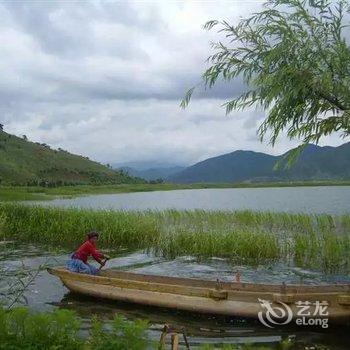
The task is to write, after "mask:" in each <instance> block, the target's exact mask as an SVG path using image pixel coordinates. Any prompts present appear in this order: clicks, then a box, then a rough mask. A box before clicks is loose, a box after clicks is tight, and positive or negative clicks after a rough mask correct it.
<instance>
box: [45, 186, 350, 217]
mask: <svg viewBox="0 0 350 350" xmlns="http://www.w3.org/2000/svg"><path fill="white" fill-rule="evenodd" d="M42 203H43V205H54V206H60V207H79V208H92V209H118V210H147V209H154V210H164V209H179V210H191V209H204V210H244V209H250V210H257V211H279V212H280V211H287V212H294V213H319V214H320V213H327V214H345V213H350V186H320V187H273V188H271V187H270V188H225V189H196V190H174V191H155V192H136V193H118V194H101V195H88V196H84V197H77V198H73V199H55V200H53V201H47V202H42Z"/></svg>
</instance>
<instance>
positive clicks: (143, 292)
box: [49, 268, 350, 324]
mask: <svg viewBox="0 0 350 350" xmlns="http://www.w3.org/2000/svg"><path fill="white" fill-rule="evenodd" d="M49 272H50V273H51V274H53V275H56V276H58V277H59V278H60V279H61V281H62V282H63V284H64V285H65V286H66V287H67V288H68V289H69V290H70V291H72V292H74V293H79V294H84V295H88V296H92V297H97V298H104V299H109V300H117V301H123V302H128V303H136V304H142V305H147V306H156V307H163V308H164V307H165V308H171V309H176V310H183V311H190V312H196V313H205V314H217V315H226V316H239V317H249V318H258V315H259V313H262V312H265V311H266V310H264V309H263V308H262V301H263V300H265V301H269V302H271V306H272V307H273V308H276V307H283V308H284V309H285V308H287V309H288V310H290V312H291V314H292V316H291V317H292V319H294V320H295V319H296V318H300V316H299V312H300V306H298V304H297V302H298V301H303V302H305V301H306V302H308V303H310V304H311V305H313V304H315V303H320V302H325V301H326V302H327V308H326V312H327V313H328V315H323V316H322V315H315V316H314V315H313V312H314V311H315V310H314V309H313V310H311V311H313V312H311V314H310V315H309V316H304V318H305V319H306V320H307V319H310V318H315V317H316V318H317V317H318V318H327V319H328V320H329V322H330V323H341V324H349V320H350V293H349V285H336V286H322V287H321V286H320V287H319V288H316V287H314V286H291V287H288V286H284V285H282V286H276V285H259V284H247V283H219V284H217V283H215V282H210V281H201V280H194V279H182V278H172V277H157V276H148V275H138V274H132V273H126V272H111V271H110V272H108V271H106V272H104V275H102V276H90V275H83V274H77V273H72V272H69V271H67V270H65V269H63V268H56V269H49ZM269 287H270V288H269ZM322 290H323V291H322ZM262 315H263V316H265V315H264V314H262ZM286 316H288V315H287V314H286Z"/></svg>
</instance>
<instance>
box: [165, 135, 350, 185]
mask: <svg viewBox="0 0 350 350" xmlns="http://www.w3.org/2000/svg"><path fill="white" fill-rule="evenodd" d="M291 151H292V150H290V151H288V152H286V153H284V154H282V155H278V156H274V155H270V154H266V153H262V152H255V151H250V150H248V151H245V150H236V151H233V152H230V153H226V154H223V155H219V156H215V157H211V158H208V159H205V160H203V161H200V162H198V163H196V164H194V165H191V166H189V167H187V168H186V169H184V170H183V171H181V172H179V173H177V174H174V175H171V176H169V177H168V178H167V180H168V181H170V182H174V183H197V182H198V183H201V182H211V183H220V182H258V181H267V182H269V181H307V180H344V179H350V142H348V143H345V144H343V145H340V146H338V147H331V146H324V147H321V146H318V145H313V144H309V145H307V146H306V148H305V149H304V151H303V152H302V153H301V155H300V157H299V159H298V161H297V162H296V163H295V164H294V166H292V167H291V168H290V169H282V170H274V166H275V164H276V163H277V162H278V161H280V160H282V159H283V158H284V157H285V156H286V155H287V154H288V153H289V152H291Z"/></svg>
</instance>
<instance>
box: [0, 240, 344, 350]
mask: <svg viewBox="0 0 350 350" xmlns="http://www.w3.org/2000/svg"><path fill="white" fill-rule="evenodd" d="M111 255H112V256H113V257H114V258H113V259H112V260H110V261H109V262H108V267H109V268H116V269H125V270H129V271H134V272H139V273H149V274H156V275H157V274H160V275H168V276H182V277H197V278H202V279H208V280H216V279H217V278H219V279H221V280H226V281H230V280H232V279H233V271H237V270H240V271H241V273H242V280H243V281H254V282H272V283H282V282H283V281H285V282H289V283H299V282H302V283H307V284H315V283H318V284H319V283H326V282H350V277H344V276H336V275H329V276H327V275H323V274H321V273H319V272H317V271H309V270H302V269H298V268H295V267H293V266H283V265H280V264H272V265H270V266H262V265H261V266H257V267H247V266H233V265H232V264H230V263H229V262H228V261H226V260H224V259H210V260H207V261H198V260H196V259H195V258H192V257H181V258H178V259H175V260H165V259H163V258H157V257H154V256H152V255H149V254H145V253H143V252H142V251H137V252H125V251H124V252H111ZM66 259H67V254H66V252H60V253H57V252H56V253H53V252H52V251H51V250H49V249H46V248H45V247H39V246H34V245H18V244H14V243H13V244H0V266H1V267H2V268H3V269H6V271H7V272H8V274H9V276H11V274H12V273H13V272H16V271H17V272H18V271H20V270H21V269H22V268H23V266H25V268H28V269H35V268H37V267H38V266H39V265H41V264H44V263H46V264H49V265H52V266H57V265H63V264H65V262H66ZM23 264H24V265H23ZM7 282H8V281H6V280H4V279H3V280H1V281H0V293H1V292H2V291H4V290H5V289H6V287H7V285H8V283H7ZM26 298H27V300H28V303H29V306H30V307H31V308H33V309H35V310H52V309H54V308H57V307H58V308H68V309H72V310H74V311H75V312H76V313H77V314H78V316H80V317H81V319H82V321H83V325H84V328H85V329H86V330H88V329H89V327H90V320H91V316H92V315H93V314H97V315H98V316H99V317H100V318H101V319H103V320H104V321H105V322H107V323H108V322H111V320H112V319H113V317H114V315H115V314H116V313H118V314H122V315H124V316H125V317H126V318H128V319H137V318H141V319H145V320H147V321H148V322H149V334H150V337H151V338H152V339H154V340H158V339H159V337H160V333H161V330H162V327H163V326H164V324H165V323H167V324H170V325H171V326H173V327H175V328H178V329H181V328H182V327H185V329H186V331H187V333H188V336H189V341H190V345H191V347H192V346H196V345H199V344H204V343H205V344H208V343H210V344H216V345H218V346H222V345H223V344H226V343H230V344H233V343H238V344H239V343H247V342H254V343H260V344H262V345H267V346H268V347H269V348H270V347H271V348H272V347H273V346H274V345H276V344H277V342H279V341H281V340H283V339H287V338H291V339H294V341H295V344H296V346H295V347H293V349H306V348H307V347H308V348H309V349H311V348H312V347H314V346H316V348H315V347H314V349H319V347H318V346H319V345H324V346H327V348H326V349H332V350H348V344H349V341H350V337H349V335H348V333H347V332H348V330H346V329H344V328H338V327H337V328H332V329H329V330H327V331H320V329H305V328H304V329H301V328H300V329H298V328H295V327H294V328H289V327H287V326H284V327H280V328H278V329H267V328H265V327H263V326H261V325H260V324H259V323H258V322H257V321H252V320H247V319H242V318H239V319H238V318H225V317H213V316H203V315H202V316H200V315H193V314H188V313H187V314H184V313H179V312H175V311H167V310H162V309H157V308H150V307H142V306H139V305H130V304H129V305H127V304H123V303H108V302H101V301H97V300H94V299H92V298H87V297H82V296H77V295H72V294H71V293H69V292H68V290H67V289H66V288H65V287H64V286H63V285H62V283H61V282H60V281H59V279H57V278H56V277H54V276H51V275H49V274H48V273H47V272H46V271H42V272H41V273H40V274H39V276H38V277H37V279H36V280H35V282H34V283H33V284H32V285H31V286H30V288H29V290H28V291H27V293H26ZM322 349H325V348H322Z"/></svg>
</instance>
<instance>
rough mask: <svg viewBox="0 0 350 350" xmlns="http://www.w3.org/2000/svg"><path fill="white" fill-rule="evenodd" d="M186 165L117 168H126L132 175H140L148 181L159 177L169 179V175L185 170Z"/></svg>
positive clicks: (121, 168)
mask: <svg viewBox="0 0 350 350" xmlns="http://www.w3.org/2000/svg"><path fill="white" fill-rule="evenodd" d="M184 169H185V167H182V166H170V167H164V168H163V167H160V168H157V167H152V168H149V169H135V168H132V167H120V168H118V169H117V170H124V171H125V172H127V173H128V174H129V175H131V176H135V177H139V178H142V179H145V180H147V181H152V180H158V179H163V180H164V179H167V178H168V177H169V176H172V175H174V174H176V173H179V172H181V171H182V170H184Z"/></svg>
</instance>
